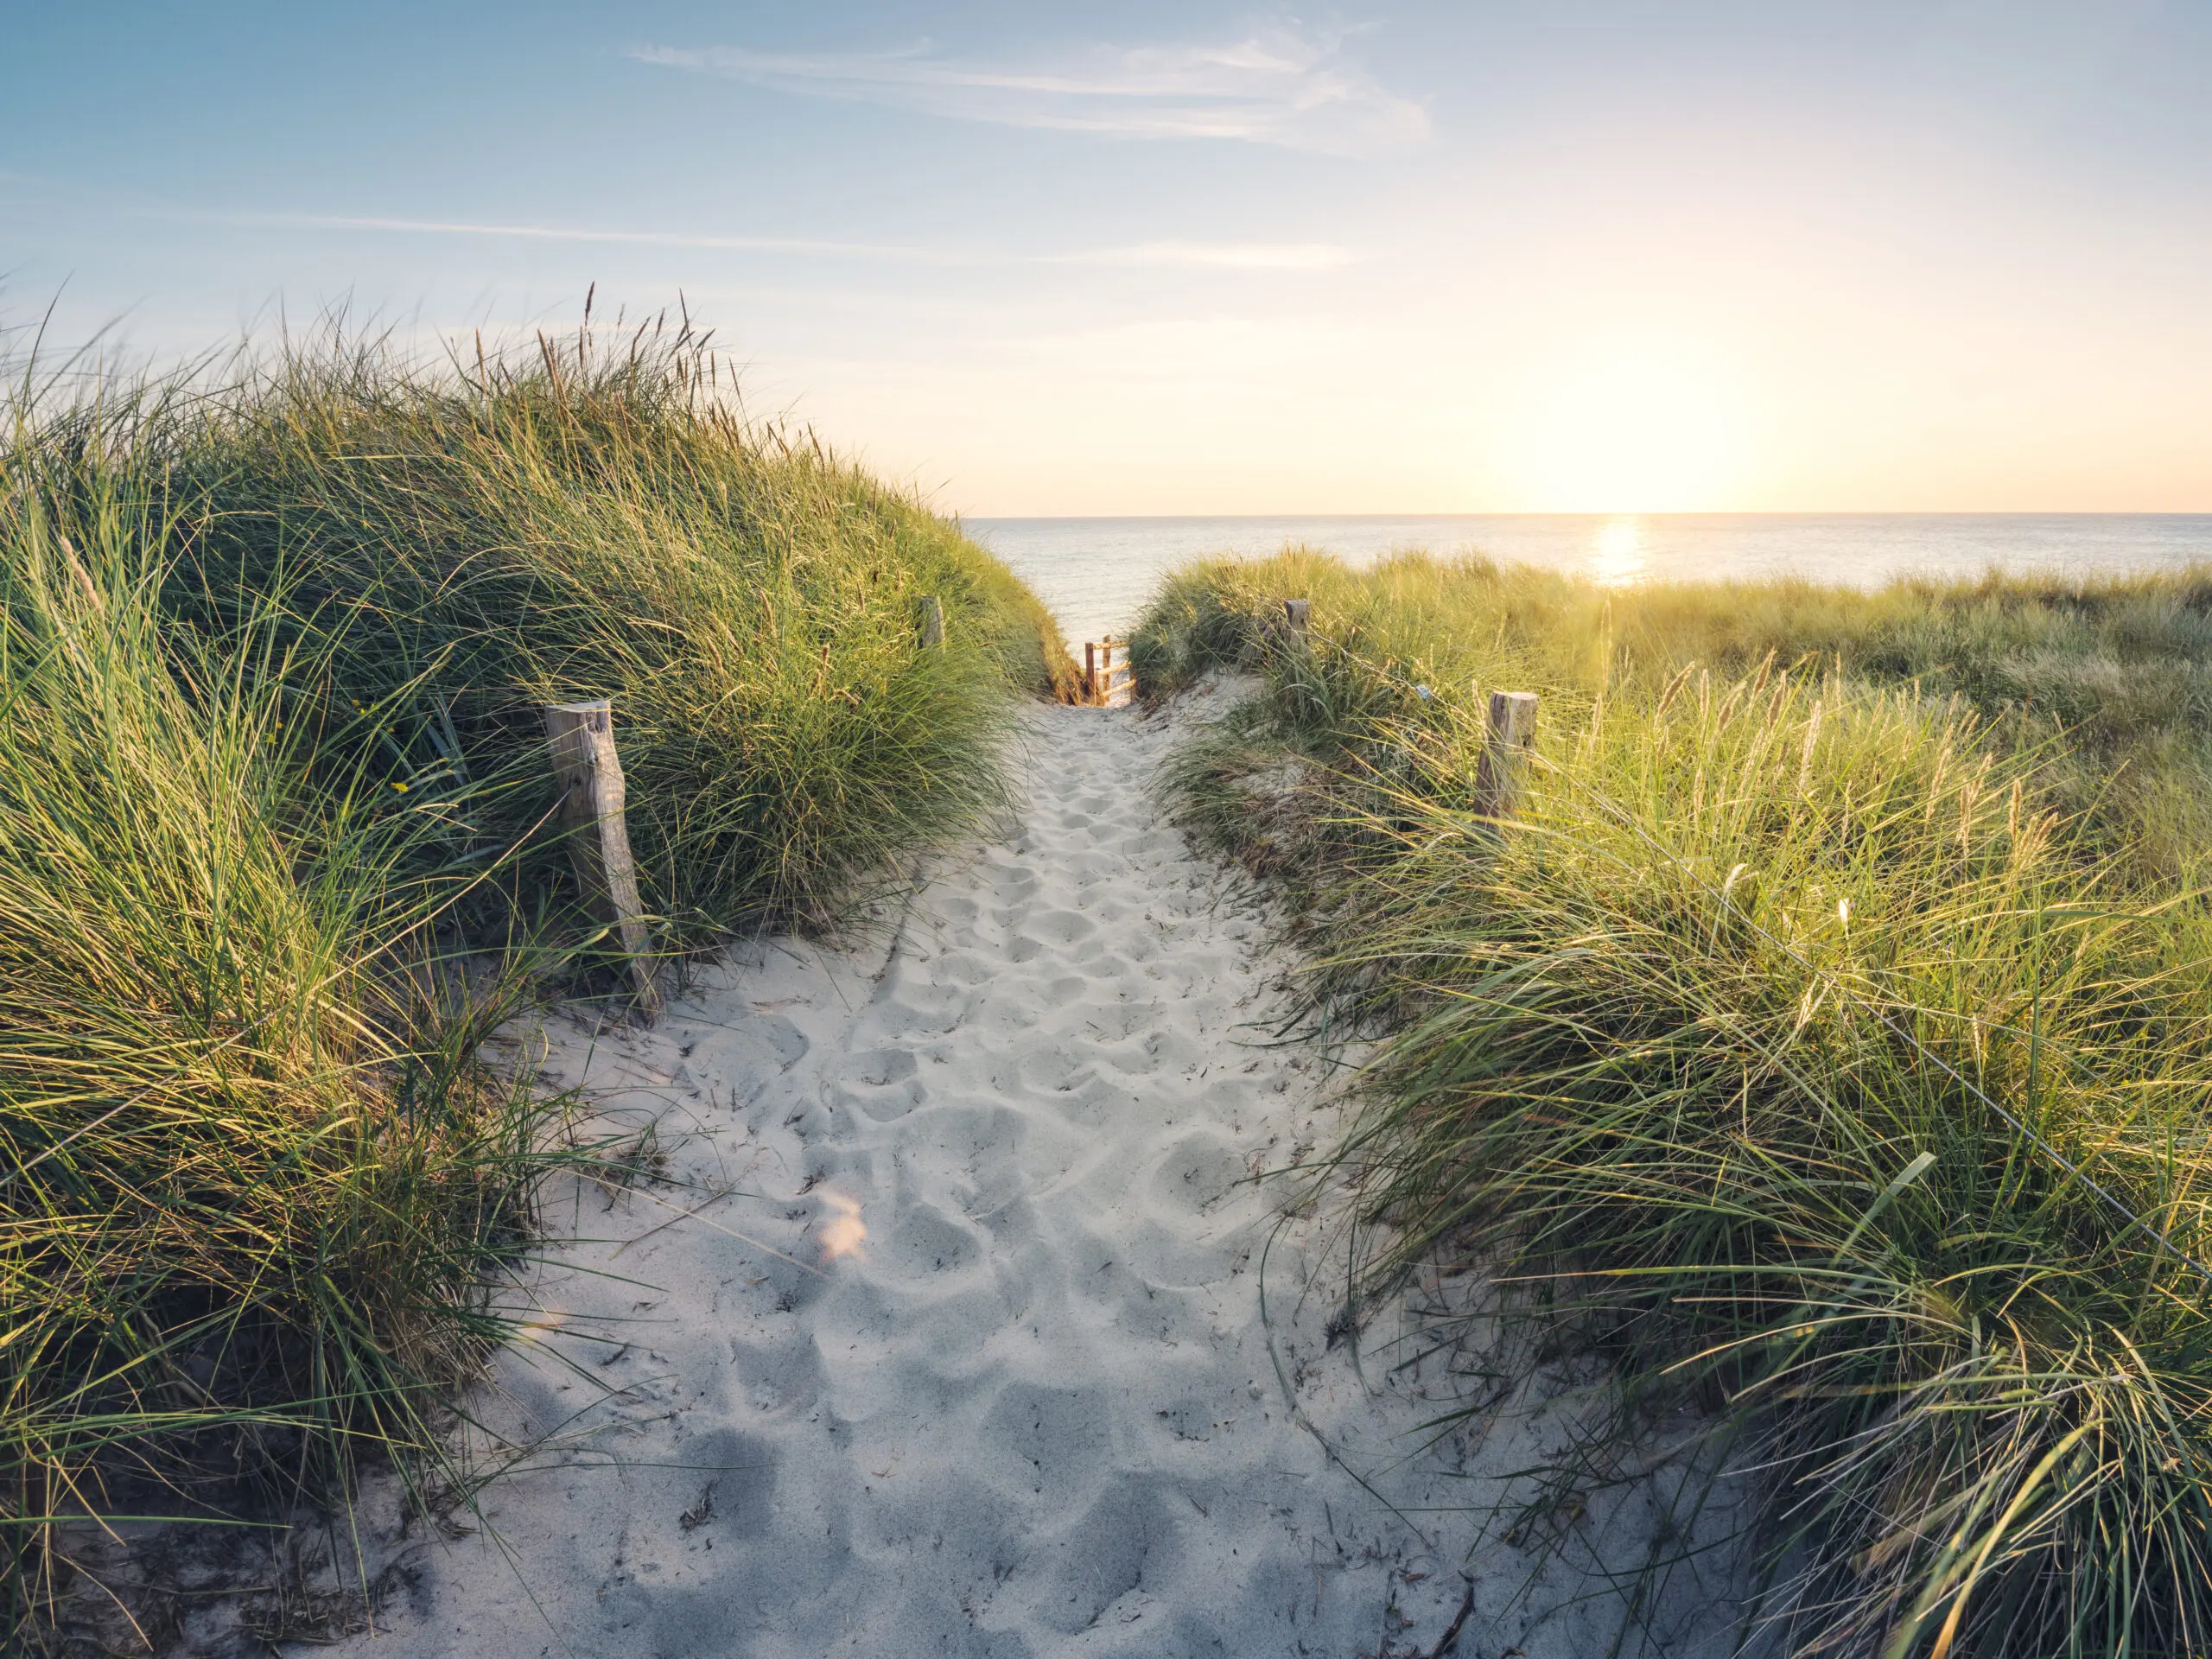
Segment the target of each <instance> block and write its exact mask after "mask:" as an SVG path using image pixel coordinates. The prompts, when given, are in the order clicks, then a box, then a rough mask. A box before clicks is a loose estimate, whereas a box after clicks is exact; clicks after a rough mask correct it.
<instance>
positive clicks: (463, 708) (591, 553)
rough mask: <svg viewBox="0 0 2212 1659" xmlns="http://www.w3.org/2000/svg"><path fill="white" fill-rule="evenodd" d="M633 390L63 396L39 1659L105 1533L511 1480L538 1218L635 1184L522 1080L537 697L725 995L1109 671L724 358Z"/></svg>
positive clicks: (36, 1521)
mask: <svg viewBox="0 0 2212 1659" xmlns="http://www.w3.org/2000/svg"><path fill="white" fill-rule="evenodd" d="M585 355H586V361H585V362H584V363H583V364H582V365H578V364H576V363H575V362H574V361H563V359H561V358H560V357H559V356H558V354H557V353H550V352H539V353H532V354H531V356H529V357H526V358H523V359H510V360H509V361H508V362H507V363H506V364H505V365H504V366H502V365H497V364H493V363H492V362H489V361H486V363H485V364H483V365H481V367H480V368H479V367H478V366H477V365H474V364H472V365H470V372H469V374H468V375H467V377H462V376H461V375H459V374H457V373H447V374H441V373H439V372H433V371H431V370H429V369H425V368H423V367H420V366H418V365H410V364H408V363H406V362H404V361H401V360H398V359H395V358H393V357H391V356H390V355H389V354H386V353H383V352H382V351H381V350H379V349H378V348H375V347H373V346H365V347H359V348H356V347H353V346H346V345H344V344H342V343H340V342H337V341H335V340H333V341H330V342H327V343H326V344H325V345H324V346H320V347H316V348H313V349H298V350H291V351H289V352H287V353H280V354H279V355H277V356H276V357H274V358H261V359H251V360H249V361H247V362H246V363H245V364H244V365H241V366H240V367H239V368H238V371H237V372H236V373H235V374H233V375H231V376H229V377H228V378H225V377H220V376H214V375H212V374H203V375H201V376H200V378H198V379H196V380H190V381H185V380H178V381H170V382H149V383H140V384H135V385H124V384H121V383H118V382H117V381H115V380H113V379H106V380H99V379H94V380H92V381H91V382H89V383H88V384H86V385H82V386H81V387H80V388H79V390H80V391H81V392H82V395H81V396H69V397H65V396H64V395H63V394H64V393H65V392H67V391H69V387H68V386H67V385H66V384H65V380H64V378H61V377H55V378H49V379H48V380H46V381H44V382H41V381H40V380H39V379H37V378H35V376H33V375H32V374H31V373H30V372H29V371H26V375H25V378H24V379H23V380H22V381H21V382H19V384H18V388H17V391H16V395H15V397H14V399H13V402H12V404H11V406H10V410H9V411H8V413H9V416H10V421H11V424H10V428H9V429H8V430H7V431H6V432H5V434H4V435H0V437H3V438H4V441H3V442H0V1648H5V1649H7V1650H8V1651H10V1652H13V1651H18V1650H35V1649H39V1648H40V1647H41V1645H42V1644H50V1643H56V1642H60V1641H62V1639H63V1637H61V1636H60V1635H58V1634H57V1630H56V1626H55V1624H54V1620H55V1618H56V1617H57V1615H59V1616H60V1618H61V1620H62V1622H63V1624H67V1620H68V1618H70V1617H71V1616H72V1615H71V1611H70V1610H71V1608H72V1607H73V1606H76V1607H82V1606H86V1605H92V1604H95V1603H103V1598H102V1593H101V1592H99V1590H98V1589H97V1587H94V1586H90V1585H88V1583H87V1580H86V1573H83V1572H80V1571H79V1568H78V1562H79V1555H80V1553H81V1550H82V1549H83V1548H85V1547H86V1546H87V1545H90V1546H92V1547H93V1548H98V1546H99V1540H100V1533H101V1529H102V1527H103V1526H104V1525H105V1524H109V1523H112V1522H118V1521H119V1520H121V1519H123V1518H125V1517H130V1516H215V1515H223V1514H227V1515H229V1516H231V1517H232V1518H234V1519H235V1518H238V1517H239V1516H249V1517H250V1516H253V1515H256V1514H258V1515H261V1516H268V1515H278V1516H281V1515H283V1513H284V1512H285V1511H286V1510H287V1509H288V1508H289V1506H291V1505H293V1504H296V1503H298V1502H301V1501H302V1500H304V1501H306V1502H308V1503H313V1502H315V1501H317V1500H320V1499H321V1498H323V1497H326V1496H327V1494H328V1493H329V1492H330V1491H331V1490H332V1489H333V1488H334V1487H335V1488H336V1489H337V1490H338V1491H341V1492H342V1491H343V1490H344V1489H345V1488H346V1484H347V1483H348V1481H349V1479H350V1473H351V1471H352V1470H353V1466H354V1465H355V1463H356V1461H357V1459H358V1458H359V1455H360V1454H361V1453H362V1452H364V1451H372V1452H376V1453H377V1454H378V1455H379V1456H389V1457H391V1458H393V1459H396V1460H397V1463H398V1465H399V1466H400V1468H401V1470H402V1471H403V1472H404V1473H406V1474H408V1475H409V1477H410V1479H411V1480H413V1481H415V1482H416V1484H418V1485H421V1486H426V1487H429V1488H434V1489H435V1488H441V1487H447V1488H450V1487H454V1486H463V1487H465V1486H466V1484H467V1480H468V1477H467V1474H466V1471H460V1470H457V1469H454V1468H451V1467H448V1466H446V1465H444V1464H443V1462H442V1459H443V1456H444V1453H443V1451H442V1447H443V1445H444V1441H443V1440H442V1435H441V1433H440V1425H441V1422H442V1421H443V1418H442V1414H443V1413H444V1412H445V1411H446V1410H447V1409H448V1402H450V1401H451V1399H452V1397H453V1394H452V1391H453V1389H454V1387H455V1386H456V1385H457V1384H459V1383H461V1382H463V1381H465V1380H466V1379H467V1378H468V1377H469V1376H472V1375H474V1372H475V1371H476V1370H477V1369H478V1368H479V1367H480V1364H481V1363H482V1362H483V1360H484V1358H485V1357H486V1355H487V1354H488V1353H489V1352H490V1351H491V1350H492V1348H493V1346H495V1345H496V1344H498V1343H499V1342H500V1341H502V1340H504V1339H505V1338H507V1337H508V1336H510V1335H511V1334H512V1333H513V1332H514V1331H515V1328H516V1323H517V1321H518V1320H521V1319H526V1318H528V1317H529V1316H530V1310H529V1309H528V1306H527V1301H528V1298H527V1296H526V1294H523V1293H521V1292H520V1291H518V1290H517V1289H515V1288H514V1287H515V1285H516V1281H517V1276H518V1275H519V1274H523V1273H524V1272H525V1271H526V1270H527V1268H528V1265H529V1261H530V1255H531V1251H532V1250H533V1249H535V1248H536V1243H535V1241H536V1239H537V1234H538V1230H537V1195H538V1192H539V1191H540V1189H541V1187H542V1185H543V1182H544V1181H545V1179H547V1178H548V1177H549V1176H550V1175H552V1174H554V1173H556V1172H561V1171H575V1172H579V1173H604V1172H606V1171H607V1160H608V1159H609V1158H610V1157H612V1156H613V1155H615V1154H617V1153H618V1152H619V1150H620V1148H618V1147H613V1146H612V1145H611V1144H607V1143H604V1142H602V1141H596V1140H594V1139H593V1138H592V1134H591V1132H589V1131H588V1130H585V1131H582V1132H580V1128H579V1125H578V1124H577V1123H576V1122H575V1119H574V1117H573V1114H574V1111H575V1107H576V1103H575V1102H573V1101H570V1100H568V1099H565V1098H559V1097H556V1098H550V1099H549V1098H543V1097H540V1096H536V1095H534V1094H533V1093H532V1092H531V1090H530V1089H529V1088H528V1086H527V1083H526V1080H524V1079H518V1078H514V1077H504V1076H501V1075H499V1073H497V1072H495V1071H493V1070H492V1069H490V1068H489V1067H487V1066H486V1065H484V1064H483V1063H481V1062H480V1059H479V1058H478V1049H479V1046H480V1043H481V1041H482V1039H484V1037H485V1036H486V1034H487V1033H489V1032H490V1031H491V1029H492V1028H493V1027H496V1026H497V1025H498V1024H499V1023H500V1021H501V1020H503V1019H504V1018H505V1017H506V1016H507V1015H509V1014H512V1012H514V1011H515V1010H516V1009H517V1007H518V1005H519V1004H520V1003H521V1002H522V1001H525V1000H526V999H527V998H529V997H530V996H531V995H535V994H536V993H535V992H534V990H533V987H534V986H535V985H537V984H538V983H541V982H543V981H542V972H541V970H543V969H545V968H546V967H548V966H549V965H550V966H555V967H557V966H559V965H560V964H561V963H563V962H564V961H567V960H569V959H571V958H572V957H573V954H574V953H575V951H577V950H580V949H582V948H584V947H587V946H588V944H590V941H591V937H592V935H591V930H590V928H589V927H588V925H585V924H583V923H582V919H581V918H578V917H576V916H575V914H574V913H573V910H572V907H571V903H570V895H569V888H568V882H569V876H568V873H567V860H566V857H565V854H564V851H563V848H562V847H561V846H560V845H559V843H558V842H557V840H556V839H555V838H554V837H553V836H552V834H551V833H550V830H548V829H546V828H545V823H546V820H547V819H548V817H549V811H550V807H551V805H552V794H551V779H550V768H549V766H548V765H547V762H546V757H545V752H544V740H543V730H542V728H541V727H540V725H539V724H538V717H537V703H538V702H542V701H543V700H546V699H549V698H552V697H556V696H557V697H573V696H613V698H614V700H615V708H616V720H617V734H618V741H620V744H621V746H622V753H623V758H624V760H625V762H626V768H627V770H628V772H629V785H630V822H631V824H632V835H633V839H634V841H635V842H636V844H637V845H638V847H639V850H640V852H641V854H642V855H643V856H644V858H645V864H646V869H645V886H646V890H647V894H648V902H649V903H652V905H653V906H655V908H656V910H657V911H658V912H659V916H660V920H659V922H658V927H659V938H660V939H661V941H662V942H663V948H664V949H665V950H669V951H671V952H679V951H683V950H690V949H696V948H700V947H702V946H708V945H711V944H712V943H713V942H714V941H715V939H716V938H720V937H722V936H723V935H725V934H727V933H728V932H730V931H739V930H745V929H753V928H759V927H764V926H771V925H786V924H790V923H793V922H809V921H815V920H822V919H829V918H835V917H836V915H837V914H838V912H840V911H841V910H842V907H843V906H845V905H847V904H848V903H849V902H850V899H851V897H852V895H853V894H855V893H861V892H865V891H866V890H867V889H868V887H869V885H870V884H872V883H874V882H877V881H880V880H889V879H895V871H894V870H893V868H892V864H893V860H894V859H895V858H896V857H897V856H898V855H901V854H904V853H906V852H908V851H910V850H911V849H913V848H914V847H916V846H918V845H919V844H922V843H924V842H927V841H928V840H930V839H931V838H933V837H936V836H943V835H945V834H949V833H950V832H952V831H953V830H954V829H957V828H958V827H959V826H960V825H961V824H963V823H965V822H967V821H968V819H969V817H972V815H973V814H975V813H976V812H977V811H980V810H985V809H986V808H988V806H989V805H990V804H993V803H994V802H995V801H996V800H997V799H998V798H999V787H1000V785H999V779H1000V775H1001V774H1000V772H999V749H998V741H999V738H1000V736H1001V734H1002V733H1003V732H1004V731H1005V729H1006V728H1007V723H1008V721H1009V720H1010V717H1011V715H1012V713H1013V710H1014V708H1015V706H1016V704H1017V701H1018V699H1019V697H1020V696H1022V695H1023V694H1025V693H1046V692H1049V691H1050V690H1052V688H1053V686H1054V683H1055V677H1056V676H1057V677H1058V678H1059V679H1061V680H1065V678H1066V677H1068V675H1069V672H1070V670H1069V667H1068V664H1067V663H1066V659H1065V650H1064V648H1063V647H1061V645H1060V644H1059V641H1058V635H1057V633H1056V632H1053V631H1052V628H1051V624H1050V621H1049V619H1048V618H1046V616H1045V614H1044V613H1043V611H1042V609H1041V607H1039V606H1038V604H1037V602H1036V601H1035V600H1034V599H1033V597H1032V596H1030V595H1029V594H1027V590H1025V589H1023V588H1021V587H1020V584H1019V583H1017V582H1014V579H1013V578H1012V577H1011V576H1010V575H1007V573H1006V572H1005V571H1004V569H1002V568H1001V567H999V566H997V565H996V564H995V563H993V562H992V561H990V560H989V559H988V556H985V555H983V554H982V552H981V551H980V550H976V549H975V548H974V547H972V546H971V545H969V544H968V543H965V542H963V541H962V540H961V538H960V537H958V536H957V533H956V532H955V531H952V530H951V529H950V527H948V526H946V525H944V524H941V523H939V522H938V521H937V520H936V519H934V518H931V517H930V516H929V515H928V514H927V513H925V512H922V511H921V510H920V509H919V508H918V507H916V506H915V505H913V504H912V503H911V502H908V501H906V500H905V499H903V498H900V497H899V496H898V495H896V494H894V493H891V492H888V491H887V490H885V489H883V488H882V487H881V486H878V485H876V484H875V483H874V482H873V481H872V480H868V478H867V477H865V476H864V475H863V474H860V473H858V472H857V471H855V470H854V469H853V468H851V467H849V466H846V465H845V464H843V463H842V462H840V461H836V459H835V458H834V457H831V456H829V455H828V454H825V453H823V452H822V451H820V450H818V449H817V448H815V447H814V446H813V445H812V444H811V443H806V444H801V443H798V442H795V441H794V442H785V440H783V439H781V438H779V437H778V436H776V435H772V434H770V433H766V432H762V431H759V430H756V429H753V428H750V427H747V426H746V425H744V424H743V423H740V422H737V421H735V420H734V419H733V418H731V417H729V416H726V415H724V414H723V413H721V406H720V404H718V403H717V402H716V401H715V399H714V398H713V397H710V396H709V392H710V391H712V388H711V387H710V386H709V387H702V385H700V379H701V377H702V374H704V373H705V372H706V371H705V369H704V368H703V366H702V365H703V363H704V359H702V358H701V357H699V356H698V355H697V354H696V353H694V352H693V351H692V350H691V345H690V343H674V344H671V345H669V346H666V347H665V348H664V349H657V348H656V347H655V346H654V345H653V343H652V340H650V339H643V340H639V339H633V340H632V341H631V342H630V348H629V349H626V350H625V351H624V352H623V353H620V355H619V356H618V357H617V358H616V359H615V360H614V361H613V363H611V364H610V365H607V366H606V367H605V368H604V369H603V370H602V369H600V368H598V367H596V366H594V365H592V364H591V362H590V361H589V359H588V352H587V353H585ZM921 594H937V595H938V596H939V597H940V598H941V599H942V600H943V601H944V606H945V609H946V612H947V614H948V620H949V625H950V626H949V629H948V632H949V634H950V645H949V646H948V647H947V648H946V649H944V650H943V651H938V652H925V651H924V650H923V649H922V647H921V646H920V644H919V641H918V633H917V629H916V626H915V624H916V620H917V619H916V616H915V613H914V601H915V600H916V599H918V597H919V596H920V595H921ZM256 1494H258V1496H256ZM240 1505H244V1508H243V1509H241V1508H240V1507H239V1506H240ZM88 1599H89V1600H88ZM103 1605H104V1604H103ZM142 1611H143V1610H142ZM128 1612H129V1610H128V1609H124V1616H125V1620H126V1622H125V1626H124V1627H121V1628H122V1630H123V1637H124V1639H125V1640H129V1641H136V1640H137V1639H138V1637H136V1636H133V1635H131V1634H130V1631H129V1630H128V1629H127V1615H128ZM149 1628H151V1627H149Z"/></svg>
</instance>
